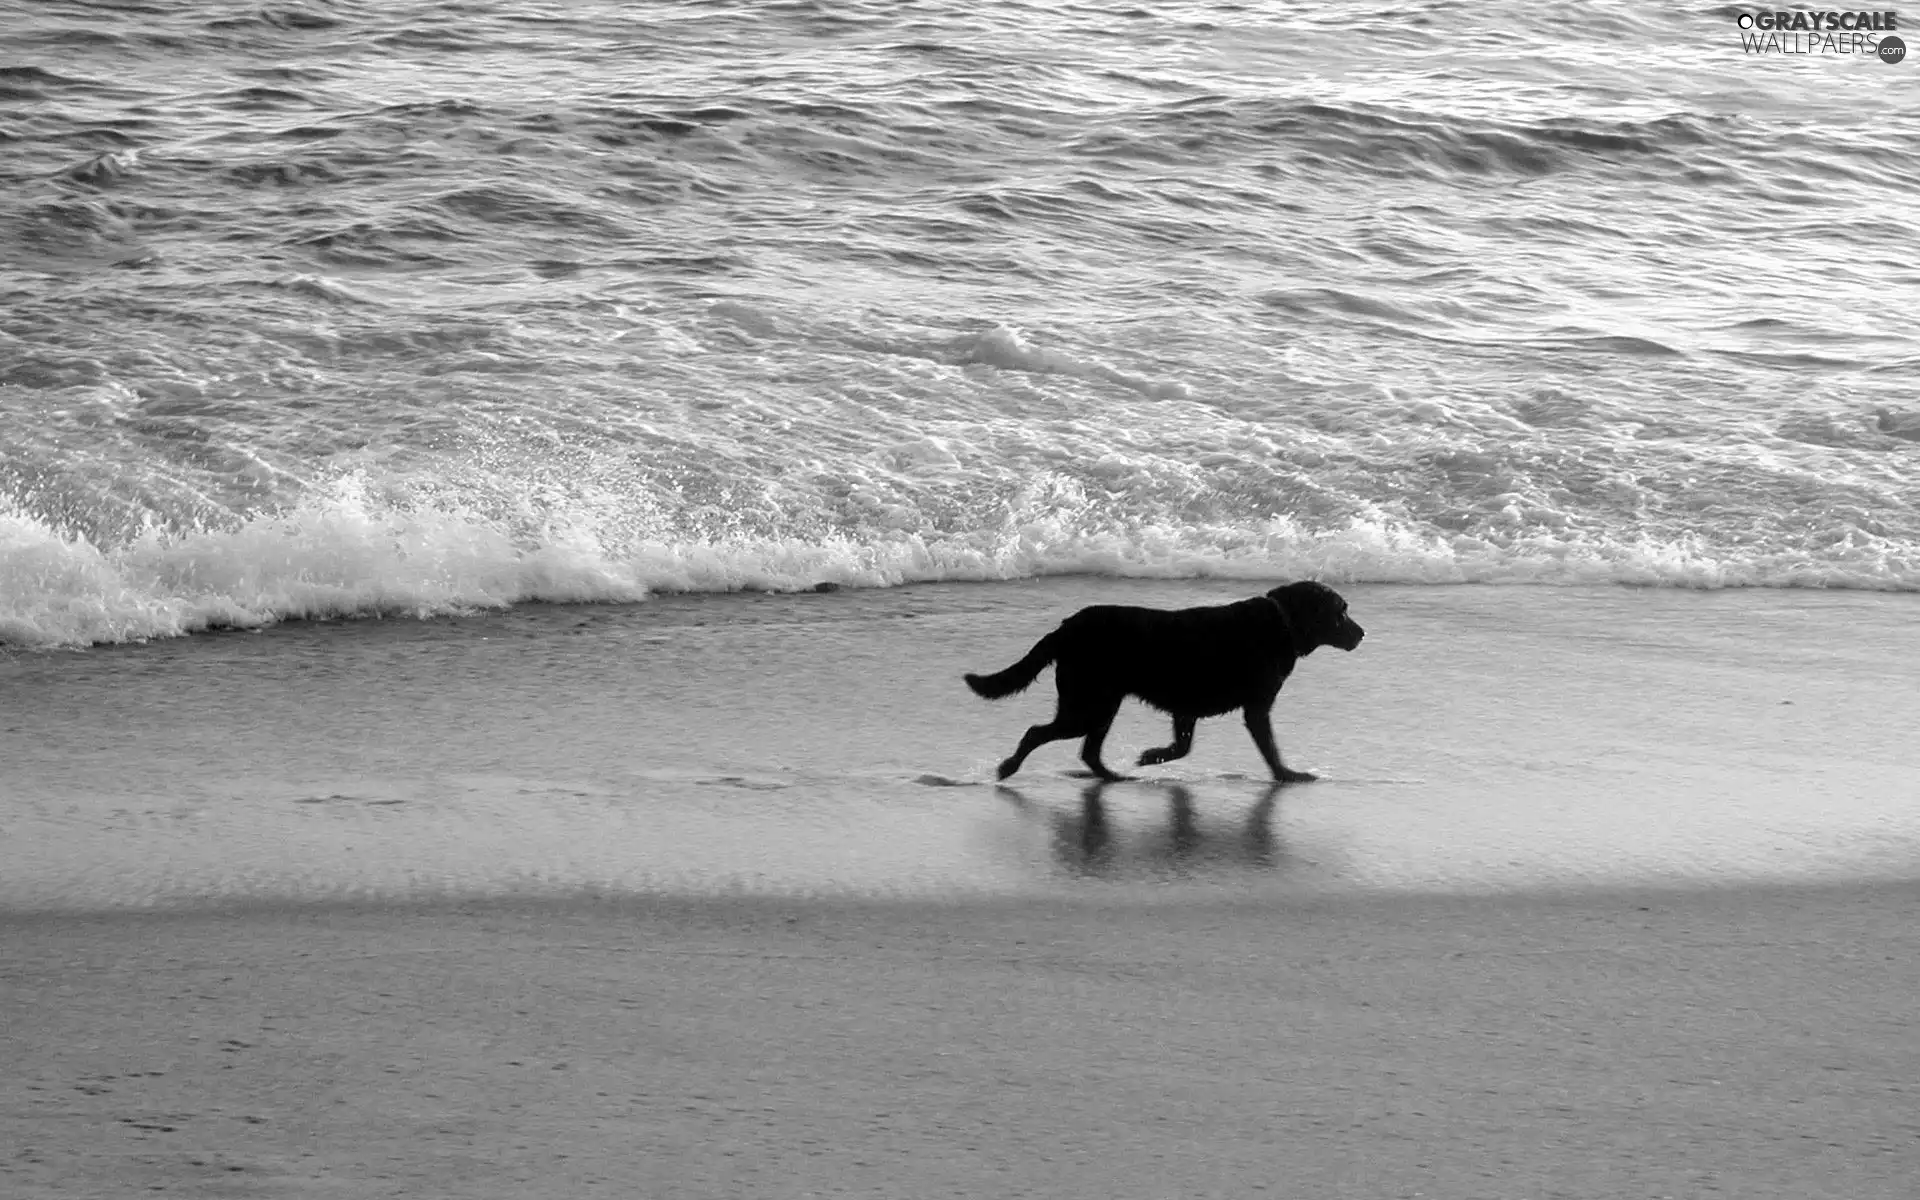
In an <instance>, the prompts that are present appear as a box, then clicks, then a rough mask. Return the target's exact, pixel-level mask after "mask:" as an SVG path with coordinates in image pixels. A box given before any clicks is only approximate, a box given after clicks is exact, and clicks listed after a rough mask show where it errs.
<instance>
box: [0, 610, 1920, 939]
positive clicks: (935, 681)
mask: <svg viewBox="0 0 1920 1200" xmlns="http://www.w3.org/2000/svg"><path fill="white" fill-rule="evenodd" d="M1348 590H1349V593H1350V595H1351V598H1352V601H1353V605H1354V611H1355V613H1356V615H1357V616H1358V617H1359V618H1360V619H1361V620H1362V622H1363V623H1365V624H1366V625H1367V626H1368V629H1369V635H1368V638H1367V640H1366V642H1365V643H1363V644H1362V646H1361V648H1360V649H1359V650H1358V651H1356V652H1354V653H1352V654H1341V653H1339V652H1337V651H1332V650H1325V649H1323V650H1321V651H1319V652H1318V653H1316V654H1315V655H1313V656H1312V657H1311V658H1309V659H1308V660H1307V661H1306V662H1304V663H1302V664H1301V666H1300V668H1299V670H1298V671H1297V672H1296V674H1295V676H1294V677H1293V679H1292V680H1291V681H1290V682H1289V683H1288V685H1287V688H1286V690H1285V691H1284V692H1283V693H1282V696H1281V701H1280V704H1279V705H1278V707H1277V709H1276V713H1275V723H1276V729H1277V732H1278V735H1279V739H1280V742H1281V745H1282V748H1283V750H1284V751H1285V753H1286V754H1287V756H1288V759H1289V761H1290V762H1291V763H1293V764H1295V765H1304V766H1306V767H1308V768H1311V769H1313V770H1316V771H1318V772H1320V773H1321V774H1322V775H1323V779H1322V781H1321V782H1318V783H1313V784H1307V785H1301V786H1296V787H1289V788H1284V789H1273V788H1270V787H1268V786H1267V785H1265V784H1263V783H1261V782H1260V780H1261V778H1262V776H1261V766H1260V762H1259V759H1258V756H1257V754H1256V753H1255V751H1254V749H1253V747H1252V745H1251V743H1250V741H1249V740H1248V739H1247V737H1246V735H1245V733H1244V731H1243V730H1242V729H1241V728H1240V727H1239V725H1238V722H1236V721H1233V720H1227V719H1223V720H1216V721H1209V722H1205V723H1203V724H1202V726H1201V728H1200V734H1199V737H1198V739H1197V743H1196V747H1195V750H1194V753H1193V754H1192V756H1191V757H1189V758H1188V759H1187V760H1184V761H1183V762H1180V763H1175V764H1168V765H1167V766H1165V767H1158V768H1152V769H1149V770H1147V771H1144V772H1143V773H1142V778H1140V779H1139V780H1137V781H1133V782H1126V783H1120V784H1115V785H1111V786H1108V787H1103V788H1099V789H1093V788H1091V786H1090V785H1089V784H1088V783H1087V782H1086V781H1083V780H1080V779H1075V778H1071V777H1069V776H1067V775H1066V774H1064V772H1066V771H1067V770H1068V769H1069V768H1077V767H1078V766H1079V764H1078V762H1077V761H1076V759H1075V755H1074V751H1073V747H1072V746H1071V744H1067V743H1060V744H1056V745H1054V746H1050V747H1047V748H1045V749H1043V750H1041V751H1039V752H1038V753H1037V754H1036V755H1035V756H1034V757H1033V759H1032V760H1030V762H1029V765H1028V767H1027V769H1026V770H1025V771H1023V772H1022V773H1021V774H1020V775H1017V776H1016V777H1015V778H1014V779H1012V780H1011V781H1009V783H1010V785H1011V786H1009V787H1006V788H996V787H995V786H994V785H993V783H992V782H991V780H992V766H993V764H994V763H995V762H997V761H998V760H999V758H1000V757H1001V756H1003V755H1004V754H1005V753H1006V752H1007V751H1008V750H1009V749H1010V748H1011V746H1012V744H1013V742H1014V741H1015V740H1016V739H1017V737H1018V735H1019V733H1020V731H1021V730H1022V729H1024V728H1025V726H1026V725H1027V724H1029V723H1032V722H1033V721H1037V720H1040V719H1042V717H1043V716H1044V715H1045V713H1046V712H1047V711H1048V705H1049V704H1050V702H1051V685H1050V676H1049V677H1045V678H1043V679H1042V680H1041V681H1040V683H1039V684H1037V685H1036V686H1035V688H1034V689H1032V691H1030V692H1029V693H1027V694H1026V695H1024V696H1021V697H1018V698H1013V699H1009V700H1005V701H1001V702H999V703H995V704H989V703H987V702H984V701H981V700H979V699H977V698H975V697H974V696H972V695H971V694H970V693H968V692H967V691H966V689H965V688H964V686H963V685H962V684H961V683H960V681H959V675H960V674H961V672H962V671H964V670H969V669H987V668H997V667H999V666H1002V665H1004V664H1005V662H1010V661H1012V660H1013V659H1014V658H1016V657H1018V655H1019V654H1020V653H1022V652H1023V651H1024V650H1025V648H1026V646H1027V645H1028V644H1030V642H1031V640H1032V639H1033V638H1035V637H1037V636H1038V634H1039V633H1040V632H1043V631H1044V630H1045V629H1046V628H1047V627H1048V626H1049V625H1050V623H1051V622H1052V621H1053V620H1055V619H1057V618H1058V617H1059V616H1060V615H1062V614H1064V613H1065V612H1068V611H1071V610H1072V609H1073V608H1074V607H1077V606H1078V605H1079V604H1082V603H1085V602H1088V601H1090V600H1094V599H1113V598H1115V597H1120V598H1124V599H1127V600H1133V601H1138V602H1143V603H1162V604H1165V603H1177V602H1183V601H1184V602H1194V601H1195V600H1198V599H1205V598H1209V597H1218V598H1221V599H1227V598H1232V597H1234V596H1235V595H1237V589H1235V588H1233V587H1232V586H1231V585H1220V584H1214V585H1198V586H1196V585H1190V584H1169V583H1153V582H1142V583H1132V584H1129V583H1120V582H1115V581H1091V580H1057V581H1044V582H1037V583H1031V584H1022V585H1001V584H996V585H938V586H922V587H914V588H904V589H896V590H890V591H881V592H843V593H838V594H832V595H806V596H737V597H706V598H684V599H662V600H657V601H652V602H649V603H646V604H642V605H628V606H614V607H589V608H578V607H575V608H567V607H532V608H522V609H518V610H515V611H513V612H511V613H507V614H502V615H498V616H490V617H476V618H466V619H453V620H438V621H430V622H416V621H395V622H372V623H366V622H363V623H350V624H344V625H340V624H331V625H328V624H314V625H299V626H287V627H281V628H278V629H274V630H271V631H268V632H266V633H262V634H229V635H223V636H217V637H210V638H198V639H192V640H189V641H185V642H170V643H158V644H153V645H148V646H141V647H127V648H120V649H111V650H100V651H93V652H89V653H87V654H85V655H72V654H67V655H52V656H49V655H16V656H14V657H12V658H8V659H5V660H4V662H3V665H0V704H4V711H6V712H8V713H9V714H10V715H9V717H8V720H7V724H6V726H5V727H4V731H3V733H0V736H4V738H5V743H4V751H5V752H4V754H0V797H6V798H7V799H6V800H5V801H4V806H3V807H0V834H4V836H0V903H4V904H6V905H8V906H11V907H96V906H108V907H117V906H127V905H132V906H148V905H176V904H188V905H191V904H195V903H202V902H218V901H223V900H232V899H240V898H254V899H332V898H341V897H363V898H388V899H407V898H423V897H435V896H449V895H452V896H489V895H526V894H535V895H574V894H583V893H585V894H643V895H644V894H676V895H678V894H713V893H732V892H753V893H775V894H793V895H873V896H908V895H918V896H985V895H1027V894H1054V893H1059V892H1062V891H1066V892H1078V891H1084V890H1086V889H1099V890H1100V892H1101V894H1102V895H1107V896H1136V897H1138V898H1139V899H1141V900H1143V901H1151V902H1155V903H1164V902H1172V901H1177V900H1179V899H1180V898H1182V897H1190V896H1198V895H1216V894H1219V893H1221V892H1223V891H1225V892H1232V893H1234V894H1241V895H1260V894H1269V893H1274V892H1293V891H1310V892H1336V893H1338V892H1352V891H1371V890H1381V889H1386V890H1419V891H1427V890H1444V891H1501V890H1509V889H1516V888H1519V889H1528V890H1533V889H1541V888H1546V889H1561V888H1581V887H1594V886H1605V885H1610V884H1622V883H1662V884H1674V885H1682V886H1693V885H1702V884H1715V883H1727V882H1736V881H1765V880H1823V879H1858V878H1887V877H1894V878H1912V877H1914V875H1915V872H1916V871H1917V870H1920V811H1917V810H1916V809H1915V808H1914V807H1913V805H1912V795H1911V780H1912V778H1913V772H1914V770H1915V768H1916V766H1920V750H1916V748H1915V747H1914V745H1913V743H1912V739H1911V738H1909V737H1906V736H1905V722H1904V721H1903V720H1902V719H1901V718H1900V716H1899V714H1902V713H1907V712H1912V711H1915V705H1916V702H1920V685H1917V684H1916V683H1915V680H1916V679H1920V671H1916V670H1915V669H1914V668H1915V666H1916V665H1920V664H1916V663H1915V661H1913V657H1914V656H1913V650H1912V642H1911V639H1910V638H1908V637H1906V636H1905V631H1906V630H1907V629H1909V628H1910V627H1911V624H1912V622H1913V620H1914V617H1915V613H1914V611H1913V602H1912V598H1910V597H1891V596H1878V595H1872V594H1858V593H1856V594H1828V593H1806V592H1752V591H1746V592H1731V593H1697V592H1672V591H1664V592H1663V591H1653V592H1647V591H1626V590H1620V589H1576V590H1569V589H1538V588H1520V587H1512V588H1476V589H1458V588H1430V587H1411V588H1410V587H1381V586H1360V587H1354V588H1350V589H1348ZM1165 735H1166V729H1165V725H1164V723H1163V719H1162V718H1159V717H1157V716H1155V715H1153V714H1151V713H1150V712H1149V711H1148V710H1145V709H1143V708H1140V707H1139V706H1129V707H1128V708H1127V709H1126V710H1124V711H1123V713H1122V716H1121V719H1120V721H1119V723H1118V724H1117V725H1116V727H1115V730H1114V734H1113V737H1112V738H1111V739H1110V740H1109V743H1108V746H1109V751H1108V759H1109V762H1111V763H1114V764H1124V763H1127V762H1130V761H1131V759H1132V757H1133V755H1135V754H1137V752H1138V751H1139V750H1140V749H1142V748H1144V747H1146V746H1149V745H1158V744H1160V743H1161V742H1163V741H1164V740H1165ZM1090 802H1091V807H1090Z"/></svg>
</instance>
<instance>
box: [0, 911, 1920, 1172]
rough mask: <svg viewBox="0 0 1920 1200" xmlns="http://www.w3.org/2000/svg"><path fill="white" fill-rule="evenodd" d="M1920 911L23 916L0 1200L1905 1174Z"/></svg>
mask: <svg viewBox="0 0 1920 1200" xmlns="http://www.w3.org/2000/svg"><path fill="white" fill-rule="evenodd" d="M1917 901H1920V887H1915V886H1914V885H1911V884H1899V885H1881V886H1854V887H1844V888H1802V889H1773V890H1769V889H1712V890H1704V891H1693V892H1647V891H1640V892H1611V893H1586V894H1583V895H1580V896H1566V897H1550V896H1505V897H1489V898H1462V897H1452V898H1436V897H1420V896H1400V897H1372V898H1368V897H1353V896H1345V897H1307V898H1298V899H1293V900H1288V901H1284V902H1279V903H1259V904H1249V903H1226V904H1222V903H1211V902H1201V903H1187V904H1171V905H1166V904H1163V905H1153V906H1146V905H1136V904H1125V903H1093V902H1083V901H1070V900H1061V901H1018V902H1015V901H1006V902H991V903H976V904H959V905H951V904H935V903H918V902H915V903H895V904H887V903H878V902H809V903H797V902H784V901H780V900H777V899H768V898H755V899H739V900H727V899H697V900H696V899H688V900H650V901H629V902H617V903H616V902H602V903H577V902H576V903H568V904H528V903H518V904H501V905H475V906H460V907H437V908H435V907H406V906H388V907H371V906H368V907H320V908H314V907H304V908H280V909H260V908H254V909H245V910H238V909H236V910H229V911H223V912H206V913H171V914H137V913H119V914H111V915H97V916H85V915H72V914H46V915H33V916H28V915H14V916H10V917H7V918H4V920H3V921H0V978H3V979H4V980H5V985H4V996H5V1002H4V1010H3V1015H4V1028H5V1036H6V1050H5V1055H4V1057H5V1060H6V1069H5V1071H4V1073H0V1076H3V1082H0V1146H4V1147H6V1149H5V1153H4V1155H3V1156H0V1192H4V1193H5V1194H6V1195H8V1196H9V1197H16V1198H18V1200H41V1198H43V1197H70V1196H76V1197H77V1196H90V1197H95V1196H97V1197H113V1196H132V1195H145V1194H154V1193H173V1194H179V1195H188V1196H210V1197H211V1196H235V1197H239V1196H249V1197H279V1196H306V1195H315V1196H353V1197H369V1196H408V1197H520V1196H528V1197H534V1196H538V1197H552V1196H659V1197H706V1196H716V1197H717V1196H769V1197H775V1196H777V1197H803V1196H874V1197H917V1196H1049V1197H1083V1196H1084V1197H1101V1198H1107V1197H1136V1196H1137V1197H1156V1198H1158V1197H1173V1196H1240V1195H1251V1194H1264V1195H1275V1196H1289V1197H1303V1198H1304V1197H1349V1196H1350V1197H1416V1196H1417V1197H1427V1198H1437V1197H1447V1198H1452V1197H1460V1198H1467V1197H1514V1198H1519V1197H1615V1196H1636V1197H1638V1196H1648V1197H1651V1196H1676V1197H1678V1196H1705V1195H1728V1196H1740V1197H1749V1198H1753V1197H1793V1198H1795V1200H1805V1198H1808V1197H1819V1196H1832V1197H1847V1198H1849V1200H1864V1198H1867V1197H1895V1196H1901V1197H1904V1196H1909V1195H1911V1194H1912V1181H1913V1179H1914V1178H1915V1177H1916V1176H1917V1175H1920V1105H1917V1104H1916V1089H1920V1085H1916V1084H1915V1082H1914V1081H1915V1080H1916V1079H1920V1026H1917V1025H1916V1024H1915V1022H1914V1021H1913V1020H1912V1012H1913V997H1914V996H1915V994H1916V993H1917V992H1920V953H1916V951H1920V944H1917V943H1920V927H1916V925H1915V924H1914V922H1913V920H1912V914H1913V912H1914V909H1915V904H1916V902H1917Z"/></svg>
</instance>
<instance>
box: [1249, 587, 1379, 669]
mask: <svg viewBox="0 0 1920 1200" xmlns="http://www.w3.org/2000/svg"><path fill="white" fill-rule="evenodd" d="M1267 599H1269V600H1271V601H1273V602H1274V603H1275V604H1276V605H1278V606H1279V608H1280V611H1281V612H1282V613H1285V614H1286V618H1287V624H1288V625H1290V626H1291V627H1292V628H1293V641H1294V652H1295V653H1297V654H1299V655H1300V656H1301V657H1302V658H1304V657H1306V656H1307V655H1309V654H1312V653H1313V651H1314V648H1315V647H1318V646H1338V647H1340V648H1341V649H1342V650H1351V649H1353V648H1354V647H1355V646H1358V645H1359V644H1360V639H1361V638H1363V637H1366V636H1367V631H1366V630H1364V629H1362V628H1360V626H1359V623H1358V622H1356V621H1355V620H1354V619H1353V618H1352V617H1349V616H1348V615H1347V601H1346V599H1345V598H1344V597H1343V596H1341V595H1340V593H1339V592H1336V591H1334V590H1333V589H1332V588H1330V587H1328V586H1327V585H1326V584H1324V583H1315V582H1313V581H1312V580H1303V581H1302V582H1300V583H1289V584H1285V585H1283V586H1281V587H1277V588H1274V589H1273V590H1272V591H1270V592H1268V593H1267Z"/></svg>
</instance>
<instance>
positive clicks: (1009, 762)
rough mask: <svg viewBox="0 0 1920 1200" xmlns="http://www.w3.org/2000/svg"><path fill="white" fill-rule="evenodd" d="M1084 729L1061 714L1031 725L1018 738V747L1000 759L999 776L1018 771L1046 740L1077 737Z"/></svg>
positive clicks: (1002, 776)
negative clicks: (1043, 723)
mask: <svg viewBox="0 0 1920 1200" xmlns="http://www.w3.org/2000/svg"><path fill="white" fill-rule="evenodd" d="M1086 731H1087V730H1086V727H1085V726H1084V725H1081V724H1078V723H1076V722H1070V721H1068V720H1066V719H1065V718H1064V717H1061V716H1056V717H1054V719H1053V720H1051V721H1049V722H1047V723H1046V724H1045V725H1035V726H1033V727H1032V728H1030V729H1028V730H1027V732H1026V736H1024V737H1022V738H1021V739H1020V747H1019V749H1017V750H1015V751H1014V752H1013V753H1012V754H1009V755H1008V756H1007V757H1006V758H1005V759H1004V760H1002V761H1001V763H1000V768H999V778H1001V779H1005V778H1006V777H1007V776H1009V775H1011V774H1013V773H1014V772H1015V771H1018V770H1019V769H1020V764H1021V763H1024V762H1026V761H1027V755H1029V754H1032V753H1033V752H1034V751H1035V750H1038V749H1039V748H1040V747H1042V746H1044V745H1046V744H1047V743H1048V742H1057V741H1061V740H1063V739H1065V738H1074V737H1079V736H1080V735H1081V734H1083V733H1085V732H1086Z"/></svg>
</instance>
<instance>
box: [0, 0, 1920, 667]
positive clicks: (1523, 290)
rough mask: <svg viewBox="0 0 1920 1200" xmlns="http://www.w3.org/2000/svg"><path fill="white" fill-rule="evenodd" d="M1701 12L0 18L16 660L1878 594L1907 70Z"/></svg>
mask: <svg viewBox="0 0 1920 1200" xmlns="http://www.w3.org/2000/svg"><path fill="white" fill-rule="evenodd" d="M1737 11H1738V10H1736V9H1731V8H1720V7H1703V6H1694V7H1685V8H1681V9H1675V10H1658V11H1656V10H1651V9H1627V10H1611V9H1599V8H1593V7H1573V8H1567V7H1548V8H1541V7H1538V6H1520V5H1480V6H1464V5H1456V4H1448V3H1424V4H1419V5H1415V6H1413V7H1409V8H1403V9H1399V10H1395V11H1392V12H1383V11H1380V10H1378V9H1377V8H1375V7H1373V6H1358V5H1328V6H1287V7H1280V6H1249V5H1240V4H1211V5H1210V4H1187V5H1178V4H1168V5H1151V6H1141V7H1136V8H1124V9H1121V8H1113V7H1110V6H1096V5H1075V4H1065V3H990V4H984V5H959V4H946V3H924V4H881V3H865V4H863V3H844V4H842V3H836V4H813V3H771V4H766V3H683V4H649V5H642V6H615V5H598V6H596V5H591V4H584V3H581V4H572V3H567V4H550V5H544V6H543V5H537V4H528V3H513V4H505V3H486V2H475V3H446V4H423V3H399V4H379V5H375V4H361V3H346V2H342V3H310V4H306V5H274V6H269V7H264V8H240V7H236V6H231V5H224V4H200V5H193V4H165V5H158V4H156V5H150V6H149V5H141V4H114V5H103V4H91V3H35V4H22V3H0V31H3V32H0V641H5V642H9V643H14V644H24V645H57V644H66V645H78V644H87V643H90V642H99V641H115V640H124V639H134V638H144V637H152V636H159V635H167V634H173V633H180V632H189V631H193V630H196V629H202V628H206V627H209V626H219V625H235V624H238V625H253V624H259V623H261V622H265V621H271V620H274V619H276V618H280V617H285V616H290V615H302V614H355V613H368V612H376V611H377V612H432V611H444V610H447V609H450V608H461V607H468V606H475V605H494V604H503V603H512V602H515V601H520V600H527V599H559V600H571V599H611V598H633V597H637V596H640V595H643V594H645V593H646V592H648V591H650V590H661V589H693V590H708V589H726V588H738V587H772V588H781V587H804V586H810V585H812V584H814V583H817V582H823V581H832V582H839V583H843V584H849V585H875V584H889V583H897V582H902V581H908V580H930V579H954V578H986V579H995V578H1011V577H1018V576H1023V575H1031V574H1036V573H1048V572H1064V571H1090V572H1099V573H1122V574H1157V575H1185V574H1232V575H1243V576H1247V577H1263V578H1264V577H1271V576H1288V575H1298V574H1305V573H1315V574H1318V575H1320V576H1322V577H1324V578H1328V579H1332V580H1336V581H1338V580H1368V581H1393V580H1432V581H1460V580H1465V581H1485V580H1513V581H1542V582H1568V581H1608V580H1613V581H1627V582H1642V583H1663V584H1683V585H1700V586H1715V585H1722V584H1766V585H1820V586H1830V587H1861V588H1877V589H1896V590H1912V589H1915V588H1920V394H1916V393H1917V392H1920V386H1917V385H1916V383H1915V380H1916V377H1917V375H1920V319H1916V316H1915V314H1916V311H1920V306H1917V305H1916V304H1915V303H1914V301H1915V299H1916V297H1920V270H1916V268H1915V266H1914V263H1913V257H1912V254H1911V253H1910V250H1911V247H1912V246H1913V245H1914V244H1915V242H1916V238H1917V236H1920V201H1916V200H1915V199H1914V197H1915V196H1916V195H1920V150H1916V148H1915V146H1914V144H1913V140H1912V138H1911V137H1910V136H1909V135H1910V134H1911V133H1912V131H1913V130H1915V129H1917V128H1920V75H1916V71H1920V67H1916V66H1915V65H1914V63H1913V62H1911V61H1909V62H1907V63H1905V64H1899V65H1894V66H1888V65H1885V64H1883V63H1880V62H1879V61H1877V60H1876V59H1874V58H1872V57H1870V56H1859V55H1850V56H1822V55H1811V56H1801V57H1797V58H1785V57H1782V56H1762V57H1755V56H1750V55H1747V54H1744V53H1743V52H1742V50H1741V46H1740V40H1739V37H1738V30H1737V28H1736V26H1735V24H1734V20H1733V18H1734V15H1735V14H1736V12H1737Z"/></svg>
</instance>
